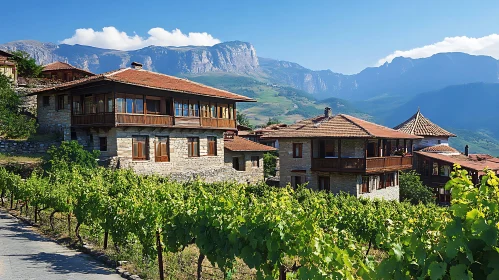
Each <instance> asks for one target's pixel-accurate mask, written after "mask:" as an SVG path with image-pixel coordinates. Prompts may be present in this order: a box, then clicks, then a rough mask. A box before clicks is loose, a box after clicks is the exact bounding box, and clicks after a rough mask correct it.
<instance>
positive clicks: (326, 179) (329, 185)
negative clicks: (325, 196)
mask: <svg viewBox="0 0 499 280" xmlns="http://www.w3.org/2000/svg"><path fill="white" fill-rule="evenodd" d="M321 180H324V182H325V183H326V182H327V189H326V188H323V187H322V185H321ZM317 182H318V183H319V184H318V186H317V187H318V189H319V191H327V192H330V191H331V177H329V176H318V179H317ZM325 183H324V186H326V184H325Z"/></svg>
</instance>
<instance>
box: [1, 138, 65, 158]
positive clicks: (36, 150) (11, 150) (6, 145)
mask: <svg viewBox="0 0 499 280" xmlns="http://www.w3.org/2000/svg"><path fill="white" fill-rule="evenodd" d="M59 144H60V142H58V141H53V142H31V141H17V140H5V139H0V153H2V154H10V155H28V154H44V153H46V152H47V150H48V149H49V148H50V146H52V145H56V146H59Z"/></svg>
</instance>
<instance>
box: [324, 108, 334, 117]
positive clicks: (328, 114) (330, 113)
mask: <svg viewBox="0 0 499 280" xmlns="http://www.w3.org/2000/svg"><path fill="white" fill-rule="evenodd" d="M332 116H333V111H332V110H331V107H326V108H324V117H326V118H330V117H332Z"/></svg>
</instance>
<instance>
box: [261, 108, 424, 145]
mask: <svg viewBox="0 0 499 280" xmlns="http://www.w3.org/2000/svg"><path fill="white" fill-rule="evenodd" d="M264 137H266V138H311V137H336V138H339V137H348V138H350V137H353V138H395V139H418V138H421V137H419V136H415V135H410V134H407V133H403V132H400V131H397V130H394V129H391V128H388V127H385V126H381V125H378V124H375V123H371V122H368V121H364V120H361V119H358V118H355V117H352V116H349V115H344V114H339V115H335V116H333V117H325V116H318V117H314V118H310V119H306V120H303V121H300V122H297V123H295V124H292V125H290V126H288V127H285V128H281V129H279V130H276V131H274V132H269V133H268V134H267V135H265V136H264Z"/></svg>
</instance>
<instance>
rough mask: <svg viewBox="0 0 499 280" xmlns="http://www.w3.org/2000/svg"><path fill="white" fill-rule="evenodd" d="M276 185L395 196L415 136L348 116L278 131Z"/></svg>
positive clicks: (328, 112) (407, 166) (316, 119)
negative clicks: (278, 163) (277, 175)
mask: <svg viewBox="0 0 499 280" xmlns="http://www.w3.org/2000/svg"><path fill="white" fill-rule="evenodd" d="M266 137H269V138H274V139H279V143H280V148H279V162H280V185H281V186H286V185H288V184H291V185H292V186H293V187H296V186H297V185H300V184H304V183H307V184H308V185H307V186H308V187H309V188H312V189H315V190H326V191H330V192H333V193H339V192H346V193H349V194H351V195H355V196H357V197H370V198H385V199H394V200H398V199H399V187H398V174H399V171H400V170H406V169H411V167H412V155H411V153H412V145H413V140H416V139H420V138H421V137H420V136H414V135H410V134H407V133H403V132H399V131H396V130H393V129H391V128H388V127H384V126H381V125H377V124H374V123H371V122H368V121H364V120H361V119H358V118H355V117H352V116H349V115H344V114H339V115H334V116H333V115H332V113H331V109H330V108H326V109H325V113H324V115H321V116H317V117H313V118H310V119H306V120H303V121H300V122H297V123H295V124H293V125H290V126H289V127H287V128H282V129H279V130H277V131H275V132H273V133H271V134H269V135H268V136H266Z"/></svg>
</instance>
